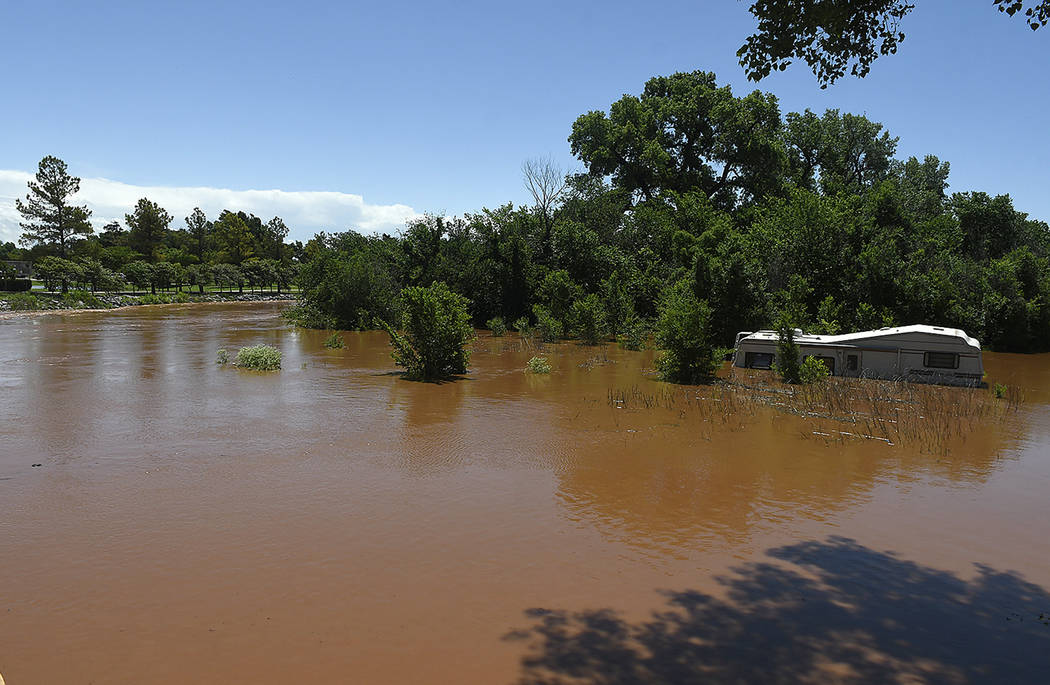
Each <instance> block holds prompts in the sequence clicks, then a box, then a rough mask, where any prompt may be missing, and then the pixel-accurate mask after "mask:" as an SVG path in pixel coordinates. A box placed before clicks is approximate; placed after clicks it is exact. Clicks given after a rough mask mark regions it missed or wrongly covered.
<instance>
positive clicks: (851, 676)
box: [506, 538, 1050, 685]
mask: <svg viewBox="0 0 1050 685" xmlns="http://www.w3.org/2000/svg"><path fill="white" fill-rule="evenodd" d="M769 555H770V556H771V557H772V558H773V559H775V560H777V562H780V563H777V562H763V563H751V564H747V565H745V566H742V567H740V568H738V569H736V570H735V571H734V574H733V575H732V576H731V577H726V578H722V579H721V582H722V583H723V584H724V586H725V587H726V597H725V598H724V599H720V598H715V597H713V596H710V595H707V594H703V593H700V592H696V591H691V590H684V591H666V592H664V593H663V594H665V596H666V598H667V603H666V606H665V607H663V608H661V609H660V610H657V611H654V612H653V614H652V615H651V617H650V618H649V620H646V621H641V622H637V623H632V622H630V621H628V620H626V619H625V618H623V617H622V616H621V615H620V614H618V613H617V612H616V611H615V610H613V609H595V610H585V611H579V612H568V611H563V610H551V609H530V610H529V611H527V612H526V615H527V616H528V617H529V618H530V619H531V620H532V621H533V625H532V626H531V627H529V628H528V629H526V630H521V631H515V632H513V633H511V634H509V635H507V636H506V639H508V640H518V641H523V642H525V643H526V644H527V645H528V647H527V648H528V651H527V654H526V656H524V657H523V659H522V668H523V674H522V677H521V680H520V682H521V683H522V685H569V684H574V683H603V684H608V685H614V684H621V683H622V684H626V683H656V684H665V683H666V684H670V683H675V684H676V685H681V684H685V683H709V682H733V683H740V682H747V683H758V682H762V683H768V682H785V683H789V682H790V683H795V682H803V681H805V682H848V683H887V682H928V683H1035V682H1046V681H1047V680H1046V679H1047V677H1048V674H1050V625H1048V624H1050V595H1048V594H1047V592H1046V590H1044V589H1043V588H1041V587H1038V586H1036V585H1034V584H1032V583H1029V582H1027V581H1025V580H1024V579H1023V578H1021V577H1020V576H1019V575H1017V574H1014V573H1009V572H1000V571H996V570H994V569H992V568H990V567H988V566H983V565H978V566H977V575H976V577H975V578H974V579H973V580H969V581H967V580H963V579H960V578H959V577H957V576H955V575H954V574H952V573H949V572H946V571H941V570H938V569H933V568H930V567H926V566H922V565H920V564H917V563H915V562H911V561H905V560H902V559H900V558H898V557H896V556H895V555H893V554H890V553H885V552H878V551H875V550H872V549H869V548H867V547H864V546H862V545H860V544H858V543H856V542H854V541H852V540H849V539H845V538H830V539H828V540H826V541H810V542H803V543H799V544H794V545H790V546H786V547H780V548H776V549H773V550H770V551H769Z"/></svg>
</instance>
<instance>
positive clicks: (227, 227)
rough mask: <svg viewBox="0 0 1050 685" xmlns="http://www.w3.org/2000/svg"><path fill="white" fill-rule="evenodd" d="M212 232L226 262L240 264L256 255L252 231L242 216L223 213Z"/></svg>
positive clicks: (228, 212)
mask: <svg viewBox="0 0 1050 685" xmlns="http://www.w3.org/2000/svg"><path fill="white" fill-rule="evenodd" d="M212 230H213V235H214V236H215V241H216V242H217V243H218V245H219V247H220V249H221V250H222V256H223V258H224V259H225V260H226V261H228V262H230V263H232V264H240V263H241V262H243V261H244V260H245V259H248V258H249V257H251V256H252V255H254V254H255V247H254V240H253V236H252V231H251V228H250V227H249V226H248V223H247V222H246V221H245V220H244V217H243V216H242V214H240V213H238V214H234V213H233V212H230V211H223V213H222V214H220V215H219V218H218V220H216V222H215V224H214V225H213V227H212Z"/></svg>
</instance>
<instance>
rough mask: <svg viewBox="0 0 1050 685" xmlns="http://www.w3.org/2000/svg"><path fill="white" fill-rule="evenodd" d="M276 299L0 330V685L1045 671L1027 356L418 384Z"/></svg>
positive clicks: (1036, 677)
mask: <svg viewBox="0 0 1050 685" xmlns="http://www.w3.org/2000/svg"><path fill="white" fill-rule="evenodd" d="M282 306H283V305H281V304H276V303H257V304H222V305H220V304H216V305H188V306H178V305H173V306H159V307H140V308H134V309H128V310H120V311H113V312H97V313H96V312H86V313H63V314H47V315H31V316H13V317H9V318H5V319H0V396H2V401H0V512H2V515H0V673H2V674H3V677H4V679H6V682H7V685H24V684H27V683H161V684H167V683H172V684H174V683H187V682H193V683H260V684H269V683H273V684H277V683H281V684H283V683H299V682H303V683H305V682H311V683H312V682H316V683H351V682H353V683H357V682H360V683H409V682H411V683H474V682H477V683H508V684H509V683H533V684H536V685H539V684H540V683H547V684H553V683H565V684H568V683H635V682H646V683H689V682H728V681H732V682H799V681H810V682H934V683H965V682H988V683H1003V682H1017V683H1021V682H1033V683H1035V682H1046V679H1047V673H1050V544H1048V533H1050V519H1048V516H1047V511H1048V509H1047V502H1048V496H1050V356H1048V355H1036V356H1022V355H1001V354H992V353H986V354H985V366H986V369H987V371H988V380H989V382H991V383H995V382H998V383H1003V384H1006V385H1007V386H1009V388H1010V392H1009V394H1008V396H1007V397H1006V398H1003V399H1002V400H995V398H993V397H992V396H991V391H990V390H976V391H974V390H962V389H949V388H927V387H924V388H921V389H914V388H913V389H911V390H906V391H903V392H902V393H901V394H899V395H895V396H894V397H891V398H886V397H881V396H880V395H881V394H882V391H879V390H878V389H877V386H874V384H872V385H869V386H865V385H864V382H863V381H860V382H856V383H854V385H852V386H849V387H842V388H839V389H837V390H834V389H833V390H829V391H826V392H825V391H821V392H823V394H821V395H819V396H813V397H810V398H808V399H806V400H805V401H801V400H800V399H799V398H797V397H796V398H786V397H784V396H782V395H778V394H777V393H776V392H774V391H772V390H770V389H769V388H767V387H765V386H761V384H762V378H761V377H758V376H744V375H739V376H734V378H733V379H732V380H733V382H734V383H737V384H738V385H737V386H730V385H720V386H714V387H705V388H699V389H697V388H681V387H675V386H669V385H666V384H663V383H660V382H658V381H656V380H654V379H653V378H652V376H651V374H650V373H649V371H650V369H651V367H652V358H653V354H652V352H628V351H623V350H620V349H618V348H616V347H615V346H610V347H605V348H589V347H583V346H578V345H576V344H574V343H564V344H559V345H553V346H547V347H546V348H545V349H544V350H543V351H544V352H545V353H546V354H547V355H548V357H549V358H550V360H551V363H552V366H553V372H552V373H551V374H550V375H549V376H544V375H532V374H525V373H523V372H522V369H523V368H524V366H525V363H526V361H527V360H528V359H529V358H530V357H532V356H534V355H536V354H537V353H538V350H537V349H536V348H535V347H534V346H532V347H530V346H527V345H523V344H522V342H521V341H520V340H518V339H517V338H516V337H514V336H513V335H512V336H509V337H506V338H488V337H483V338H479V339H478V341H477V342H476V343H475V345H474V353H473V358H472V368H471V371H470V373H469V374H468V376H467V377H465V378H464V379H462V380H459V381H456V382H451V383H445V384H440V385H434V384H421V383H413V382H410V381H407V380H404V379H403V378H401V377H399V376H398V375H397V374H395V373H393V371H394V367H393V364H392V362H391V360H390V356H389V349H388V346H387V337H386V335H385V334H382V333H345V334H344V336H343V337H344V339H345V341H346V347H345V348H344V349H335V350H332V349H326V348H325V347H324V346H323V345H322V341H323V340H324V338H325V337H326V336H327V333H326V332H323V331H303V330H295V329H292V328H289V327H288V326H286V325H285V324H284V322H283V321H282V320H281V318H280V316H279V311H280V309H281V307H282ZM256 343H268V344H271V345H275V346H277V347H279V348H280V349H281V351H282V353H283V356H284V368H283V370H282V371H280V372H274V373H259V372H248V371H241V370H238V369H236V368H230V367H228V366H226V367H223V366H220V365H218V364H216V350H217V349H219V348H227V349H229V350H231V352H232V351H234V350H236V349H237V348H238V347H240V346H242V345H248V344H256ZM749 385H750V386H755V385H757V386H760V387H759V389H757V390H756V389H754V388H748V387H744V386H749ZM872 388H875V389H872ZM977 393H981V394H980V395H978V394H977ZM915 409H918V410H919V411H913V410H915ZM844 419H845V420H844Z"/></svg>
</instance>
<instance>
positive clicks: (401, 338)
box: [379, 281, 474, 381]
mask: <svg viewBox="0 0 1050 685" xmlns="http://www.w3.org/2000/svg"><path fill="white" fill-rule="evenodd" d="M401 301H402V315H401V321H400V326H399V328H400V331H398V330H395V329H394V328H393V327H391V326H390V325H389V324H387V323H386V322H384V321H380V322H379V323H380V324H381V325H382V327H383V328H384V329H385V330H386V331H387V333H389V334H390V344H391V346H392V347H393V348H394V349H393V351H392V352H391V356H392V357H393V358H394V363H396V364H397V365H398V366H403V367H405V369H407V375H408V376H409V377H410V378H413V379H416V380H422V381H438V380H443V379H446V378H451V377H452V376H456V375H459V374H464V373H466V372H467V364H468V363H469V362H470V351H469V350H467V348H466V345H467V343H468V342H470V341H471V340H472V339H473V338H474V328H473V327H472V326H471V325H470V314H469V313H468V312H467V306H468V304H469V302H470V301H469V300H468V299H467V298H465V297H463V296H462V295H457V294H456V293H454V292H452V291H451V290H449V289H448V286H447V285H445V284H444V283H443V282H441V281H438V282H437V283H434V284H433V285H431V286H430V287H427V288H423V287H420V286H415V287H410V288H405V289H404V290H402V291H401Z"/></svg>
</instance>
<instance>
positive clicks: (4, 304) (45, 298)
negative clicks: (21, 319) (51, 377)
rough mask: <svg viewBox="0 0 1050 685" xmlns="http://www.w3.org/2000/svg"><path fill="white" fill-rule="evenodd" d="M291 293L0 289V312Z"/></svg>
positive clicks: (275, 297) (268, 297)
mask: <svg viewBox="0 0 1050 685" xmlns="http://www.w3.org/2000/svg"><path fill="white" fill-rule="evenodd" d="M294 299H296V295H295V294H294V293H276V292H254V293H253V292H247V293H204V294H203V295H202V294H200V293H188V292H179V293H158V294H156V295H150V294H145V295H129V294H123V293H86V292H70V293H66V294H65V295H59V294H54V293H8V294H5V293H0V312H17V311H21V312H41V311H54V310H62V309H116V308H118V307H135V306H139V305H148V304H188V303H193V302H264V301H270V300H294Z"/></svg>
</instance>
